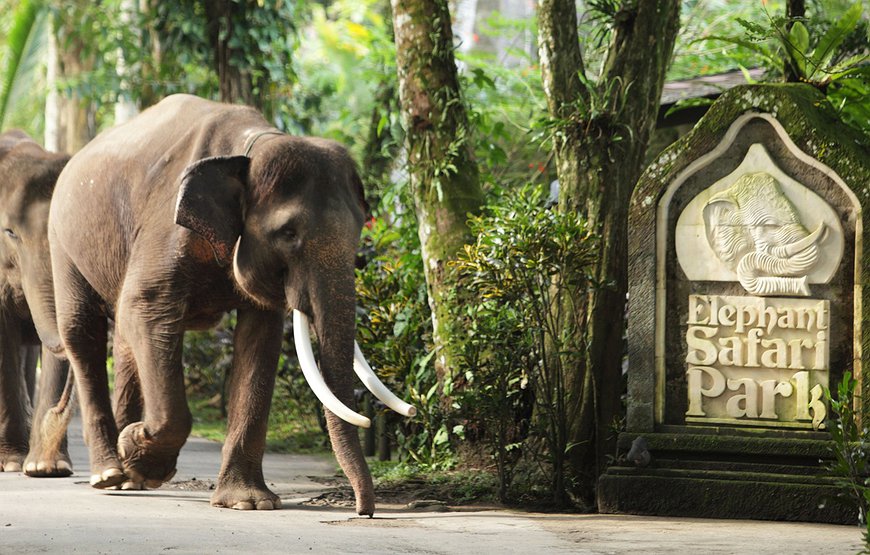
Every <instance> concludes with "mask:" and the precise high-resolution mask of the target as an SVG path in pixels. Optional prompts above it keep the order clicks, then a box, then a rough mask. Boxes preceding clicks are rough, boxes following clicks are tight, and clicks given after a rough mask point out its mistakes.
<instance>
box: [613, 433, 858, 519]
mask: <svg viewBox="0 0 870 555" xmlns="http://www.w3.org/2000/svg"><path fill="white" fill-rule="evenodd" d="M636 437H638V434H629V433H623V434H620V437H619V447H620V452H621V453H623V454H625V453H626V452H628V450H629V449H630V447H631V443H632V441H634V439H635V438H636ZM642 437H643V438H644V439H645V440H646V441H647V444H648V447H649V452H650V454H651V460H650V462H649V464H648V465H647V466H645V467H637V466H634V465H632V464H631V463H625V462H623V463H619V464H616V465H613V466H611V467H610V468H608V470H607V472H606V473H605V474H604V475H603V476H602V477H601V478H600V480H599V483H598V510H599V511H600V512H602V513H631V514H644V515H668V516H684V517H705V518H741V519H744V518H745V519H759V520H791V521H808V522H827V523H833V524H855V523H856V522H857V513H856V509H855V508H854V507H852V506H851V505H849V504H848V503H847V502H846V500H845V498H844V497H843V493H844V492H843V490H842V488H839V487H837V486H836V485H835V483H834V480H833V478H832V477H831V476H830V473H827V472H826V471H825V468H824V464H825V463H824V462H822V463H820V461H825V460H826V459H828V458H830V456H831V454H830V450H829V448H830V445H831V444H830V442H829V441H827V440H825V439H822V438H824V434H819V439H794V438H787V437H783V438H776V439H771V438H761V437H751V436H747V437H740V436H717V435H710V434H687V433H649V434H642Z"/></svg>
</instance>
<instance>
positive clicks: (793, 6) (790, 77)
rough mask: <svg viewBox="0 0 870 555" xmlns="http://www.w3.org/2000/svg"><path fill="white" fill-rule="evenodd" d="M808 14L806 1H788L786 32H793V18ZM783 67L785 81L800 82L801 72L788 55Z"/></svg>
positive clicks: (786, 5) (786, 6)
mask: <svg viewBox="0 0 870 555" xmlns="http://www.w3.org/2000/svg"><path fill="white" fill-rule="evenodd" d="M806 13H807V6H806V2H805V0H787V1H786V3H785V16H786V17H787V18H789V22H788V23H786V31H791V27H792V24H793V23H794V22H793V21H791V20H792V19H793V18H798V17H804V16H805V15H806ZM783 65H784V66H785V67H784V68H783V69H784V71H783V73H784V74H785V80H786V81H788V82H789V83H798V82H800V77H801V75H800V72H798V71H797V69H795V67H794V66H792V64H791V62H790V60H789V57H788V56H787V55H785V59H784V60H783Z"/></svg>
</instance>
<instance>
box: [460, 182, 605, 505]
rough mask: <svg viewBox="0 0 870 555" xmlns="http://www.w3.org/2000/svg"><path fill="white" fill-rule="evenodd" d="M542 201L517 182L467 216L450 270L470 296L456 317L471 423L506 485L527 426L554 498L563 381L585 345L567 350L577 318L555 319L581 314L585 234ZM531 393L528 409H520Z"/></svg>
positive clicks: (574, 220) (587, 280) (559, 469)
mask: <svg viewBox="0 0 870 555" xmlns="http://www.w3.org/2000/svg"><path fill="white" fill-rule="evenodd" d="M544 200H545V197H544V194H543V191H542V190H541V188H540V187H526V188H523V189H521V190H520V191H517V192H514V193H513V194H510V195H503V196H501V199H500V202H498V203H496V204H493V205H491V206H490V207H488V209H487V213H486V214H485V215H482V216H478V217H472V218H471V220H470V222H469V223H470V227H471V229H472V232H473V233H474V234H475V235H476V237H477V239H476V242H475V243H474V244H471V245H466V247H465V251H464V253H462V254H461V255H460V257H459V260H458V261H457V262H456V263H455V268H456V270H457V271H458V272H459V274H460V276H461V278H460V279H461V281H460V283H461V284H462V287H464V288H468V289H469V290H470V291H471V292H472V294H473V295H476V296H477V298H479V299H480V302H479V304H478V305H477V306H474V307H468V308H466V309H465V310H464V313H463V314H461V315H460V316H461V317H462V318H463V319H465V320H466V323H465V326H464V328H465V329H466V330H470V331H469V338H468V339H467V340H466V341H465V343H464V345H463V346H464V348H465V352H466V358H465V362H466V363H467V364H468V367H467V368H466V369H465V376H466V379H467V381H468V384H467V386H466V388H465V389H466V391H465V392H464V394H463V397H462V399H463V401H464V403H465V405H466V406H467V407H469V409H470V411H469V412H470V415H469V416H470V418H472V419H476V420H478V424H479V429H480V430H481V431H483V432H485V433H486V434H492V435H493V436H494V437H490V441H489V443H490V446H491V448H492V450H493V453H492V455H493V457H494V458H495V459H496V461H497V466H498V469H499V473H500V482H501V484H502V485H503V486H505V487H506V485H507V484H509V482H510V475H509V472H510V468H511V465H512V464H513V463H515V462H516V460H518V459H517V457H516V456H515V455H514V454H513V453H511V451H512V450H517V449H519V448H520V442H521V441H522V440H523V439H524V437H525V435H526V433H530V434H532V435H535V436H537V437H539V438H541V439H542V441H543V445H544V446H545V447H546V449H545V452H544V453H543V456H544V461H543V462H545V463H546V465H547V466H548V472H549V476H548V477H549V479H550V481H551V484H552V485H553V487H552V489H551V492H552V495H553V498H554V501H555V502H556V503H559V504H562V503H564V502H565V499H566V498H567V492H566V480H567V479H568V478H567V476H565V471H566V468H565V461H566V457H567V454H568V452H569V450H570V449H572V447H573V446H572V445H569V443H568V435H567V428H568V418H569V417H570V415H571V414H572V413H573V411H574V409H573V408H571V407H568V406H567V405H566V400H567V398H568V384H569V381H570V377H571V374H572V372H574V371H575V369H576V368H577V367H578V366H581V365H585V364H586V352H584V351H578V350H571V349H569V348H568V346H569V345H572V344H574V340H573V337H574V334H575V333H576V332H577V331H578V330H579V329H582V327H583V326H584V324H585V322H583V321H577V320H576V319H567V321H569V322H570V323H571V325H569V326H565V325H564V322H565V321H566V318H565V317H564V316H565V314H571V315H582V314H583V313H584V311H582V310H580V309H579V308H580V306H581V305H582V303H583V302H584V299H585V297H586V295H587V294H588V293H589V292H590V291H591V290H592V288H593V287H595V284H594V280H593V278H592V277H591V275H592V272H593V271H594V264H595V250H594V248H593V247H594V244H595V237H594V235H593V233H592V231H591V229H590V228H589V227H588V226H587V224H586V221H585V220H584V219H583V218H582V217H581V216H580V215H579V214H569V213H564V212H560V211H556V210H548V209H546V208H545V206H544ZM457 340H458V337H457ZM526 389H528V391H525V390H526ZM532 400H533V403H534V415H531V414H529V412H527V410H526V407H527V406H528V404H530V403H532ZM478 407H480V410H478ZM529 426H531V427H530V428H529ZM526 428H528V432H527V430H526ZM502 493H503V494H504V493H505V492H504V491H503V492H502Z"/></svg>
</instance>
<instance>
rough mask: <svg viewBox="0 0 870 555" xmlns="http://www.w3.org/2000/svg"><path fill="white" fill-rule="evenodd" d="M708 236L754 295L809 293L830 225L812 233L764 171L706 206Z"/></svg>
mask: <svg viewBox="0 0 870 555" xmlns="http://www.w3.org/2000/svg"><path fill="white" fill-rule="evenodd" d="M704 225H705V229H706V233H707V241H708V242H709V244H710V247H711V248H712V249H713V252H715V253H716V256H717V257H718V258H719V259H720V260H721V261H722V262H723V263H724V264H725V265H726V266H727V267H728V268H730V269H731V270H733V271H735V272H736V273H737V277H738V280H739V281H740V283H741V284H742V285H743V287H744V288H745V289H746V290H747V291H748V292H749V293H752V294H754V295H802V296H806V295H809V294H810V292H809V287H808V286H807V274H808V273H809V272H810V270H811V269H812V268H813V266H814V265H815V264H816V262H817V261H818V259H819V254H820V253H819V248H818V242H819V241H820V240H821V239H822V238H823V237H824V233H825V224H824V223H820V224H819V226H818V228H817V229H816V230H815V231H813V232H812V233H810V232H808V231H807V229H806V228H805V227H804V226H803V225H802V224H801V221H800V218H799V217H798V214H797V211H796V210H795V208H794V206H793V205H792V203H791V202H790V201H789V199H788V197H786V196H785V194H784V193H783V192H782V189H781V187H780V185H779V182H777V180H776V179H775V178H774V177H773V176H772V175H770V174H768V173H765V172H756V173H748V174H745V175H743V176H741V177H740V178H739V179H737V181H735V182H734V184H733V185H732V186H731V187H729V188H728V189H726V190H724V191H721V192H719V193H717V194H715V195H713V197H711V198H710V200H709V201H708V202H707V204H706V205H705V206H704Z"/></svg>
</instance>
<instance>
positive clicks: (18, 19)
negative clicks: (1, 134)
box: [0, 0, 45, 128]
mask: <svg viewBox="0 0 870 555" xmlns="http://www.w3.org/2000/svg"><path fill="white" fill-rule="evenodd" d="M43 11H44V10H43V3H42V1H41V0H22V1H21V2H20V3H19V4H18V7H17V8H15V13H14V14H13V16H12V24H11V25H10V27H9V32H8V34H7V35H6V51H5V52H4V54H3V64H2V71H0V128H2V127H3V122H4V120H5V119H6V113H7V110H8V109H9V106H10V102H11V101H12V99H13V98H14V97H15V96H16V95H17V94H18V93H20V91H21V90H22V89H23V85H21V86H18V81H19V80H20V79H21V78H22V76H25V75H26V74H27V72H32V71H33V70H34V69H35V68H36V66H37V61H36V60H37V59H38V55H39V52H40V51H39V48H40V44H41V42H42V40H41V39H35V38H34V37H36V36H37V35H40V34H42V35H44V34H45V33H44V32H43V33H40V30H42V31H44V29H45V27H44V24H45V17H44V14H43V16H42V17H40V14H41V13H42V12H43Z"/></svg>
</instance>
